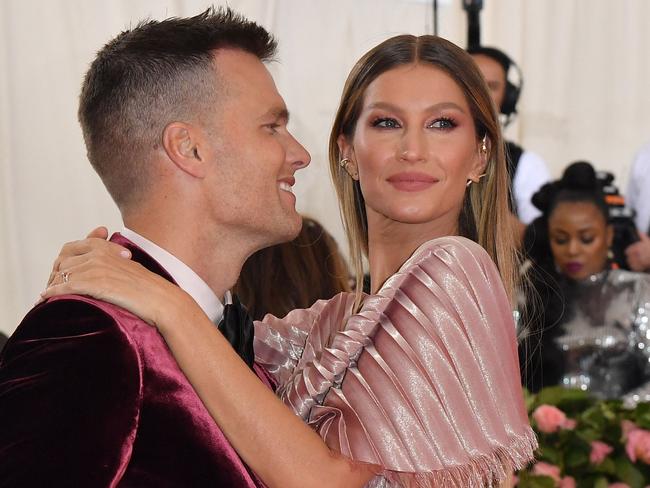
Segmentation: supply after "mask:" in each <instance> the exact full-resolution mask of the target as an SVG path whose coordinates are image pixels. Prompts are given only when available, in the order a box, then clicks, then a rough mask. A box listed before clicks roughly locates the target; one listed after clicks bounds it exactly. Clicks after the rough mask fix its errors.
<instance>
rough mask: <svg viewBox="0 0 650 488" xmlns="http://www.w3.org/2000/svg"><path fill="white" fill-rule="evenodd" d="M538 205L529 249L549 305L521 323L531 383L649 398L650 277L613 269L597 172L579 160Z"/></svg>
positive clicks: (606, 395) (525, 367)
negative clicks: (540, 212) (537, 214)
mask: <svg viewBox="0 0 650 488" xmlns="http://www.w3.org/2000/svg"><path fill="white" fill-rule="evenodd" d="M533 202H534V204H535V205H536V206H537V207H538V208H539V209H540V210H541V211H542V213H543V215H542V216H541V217H539V218H538V219H537V220H536V221H535V222H534V223H533V224H532V225H531V226H529V228H528V229H527V232H526V239H525V248H526V250H527V252H528V257H529V259H530V260H531V262H532V264H533V265H534V266H533V267H531V268H530V270H531V277H532V280H533V283H534V289H535V290H536V291H537V292H538V294H539V296H538V297H537V298H539V299H540V302H541V304H542V306H536V305H535V303H534V302H535V300H534V299H533V300H532V302H533V303H532V304H529V306H528V307H527V310H529V311H528V312H527V313H524V319H523V321H522V322H523V325H524V327H525V328H526V327H527V328H526V329H525V330H524V331H523V335H524V336H525V337H524V340H523V342H522V345H521V346H520V351H521V352H522V354H521V355H520V356H521V358H522V361H523V360H525V361H526V364H522V373H523V377H524V384H525V386H527V387H528V388H529V389H531V390H532V391H537V390H539V389H540V388H542V387H544V386H549V385H563V386H565V387H567V388H579V389H582V390H585V391H589V392H591V393H593V394H595V395H597V396H599V397H602V398H624V399H625V400H626V402H627V403H629V404H632V403H634V402H637V401H640V400H643V401H646V400H650V383H649V382H650V364H649V359H650V328H649V327H650V323H649V322H648V319H649V318H650V277H648V275H646V274H642V273H635V272H630V271H624V270H620V269H613V268H615V266H612V262H611V256H612V255H611V251H610V247H611V245H612V241H613V229H612V226H611V224H610V222H609V213H608V207H607V204H606V202H605V196H604V194H603V192H602V188H601V184H600V183H599V181H598V179H597V177H596V174H595V171H594V169H593V167H592V166H591V165H590V164H589V163H586V162H577V163H573V164H572V165H570V166H569V167H567V169H566V170H565V172H564V174H563V176H562V178H561V179H560V180H558V181H555V182H553V183H548V184H546V185H544V186H543V187H542V188H541V189H540V191H539V192H537V193H536V194H535V195H534V197H533ZM540 339H541V343H540ZM524 358H526V359H524Z"/></svg>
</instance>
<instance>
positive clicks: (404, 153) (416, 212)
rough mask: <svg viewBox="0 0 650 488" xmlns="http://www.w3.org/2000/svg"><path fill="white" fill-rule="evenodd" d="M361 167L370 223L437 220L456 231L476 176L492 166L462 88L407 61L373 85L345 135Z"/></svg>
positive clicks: (343, 142) (345, 147) (345, 151)
mask: <svg viewBox="0 0 650 488" xmlns="http://www.w3.org/2000/svg"><path fill="white" fill-rule="evenodd" d="M339 145H340V148H341V154H342V155H343V157H346V158H348V159H350V161H351V164H353V165H355V166H356V168H357V170H358V174H359V182H360V185H361V190H362V192H363V196H364V199H365V202H366V210H367V215H368V223H369V225H372V222H373V221H377V219H379V220H385V219H388V221H391V222H401V223H409V224H422V223H428V224H433V227H435V228H437V229H438V230H439V231H440V233H447V234H449V233H455V232H457V227H458V217H459V215H460V210H461V206H462V202H463V197H464V194H465V190H466V183H467V180H468V178H472V179H476V178H478V176H479V175H480V174H481V173H482V172H483V170H484V168H485V161H486V155H485V154H483V153H480V151H479V146H480V141H478V140H477V135H476V130H475V127H474V121H473V119H472V115H471V113H470V108H469V105H468V103H467V101H466V99H465V96H464V95H463V92H462V90H461V89H460V87H459V86H458V85H457V84H456V82H455V81H454V80H453V79H452V78H451V77H450V76H448V75H447V74H446V73H445V72H444V71H442V70H440V69H438V68H435V67H432V66H430V65H425V64H413V65H405V66H400V67H398V68H394V69H392V70H390V71H387V72H385V73H383V74H381V75H380V76H379V77H377V79H375V80H374V81H373V82H372V83H371V84H370V85H369V86H368V88H367V90H366V93H365V96H364V102H363V107H362V111H361V114H360V116H359V120H358V121H357V124H356V129H355V132H354V135H353V137H352V140H351V141H349V140H347V139H346V138H344V137H343V136H342V137H340V138H339Z"/></svg>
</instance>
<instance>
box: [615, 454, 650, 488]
mask: <svg viewBox="0 0 650 488" xmlns="http://www.w3.org/2000/svg"><path fill="white" fill-rule="evenodd" d="M616 476H618V477H619V478H620V479H621V481H623V482H625V483H627V484H628V485H630V488H643V486H644V485H645V483H644V479H643V473H641V471H639V470H638V469H637V468H636V466H634V465H633V464H632V463H631V462H630V460H629V459H627V458H624V457H619V458H617V459H616Z"/></svg>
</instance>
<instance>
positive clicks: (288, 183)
mask: <svg viewBox="0 0 650 488" xmlns="http://www.w3.org/2000/svg"><path fill="white" fill-rule="evenodd" d="M295 184H296V179H295V178H294V177H293V176H286V177H284V178H280V179H279V180H278V186H279V187H280V190H283V191H286V192H289V193H293V189H292V188H291V187H292V186H293V185H295Z"/></svg>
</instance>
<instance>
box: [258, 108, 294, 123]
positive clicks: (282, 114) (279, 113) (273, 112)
mask: <svg viewBox="0 0 650 488" xmlns="http://www.w3.org/2000/svg"><path fill="white" fill-rule="evenodd" d="M268 117H271V118H273V119H274V120H282V121H284V122H285V123H289V111H288V110H287V109H286V108H285V107H273V108H271V109H270V110H268V111H267V112H266V113H265V114H264V115H262V117H261V118H263V119H265V118H268Z"/></svg>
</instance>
